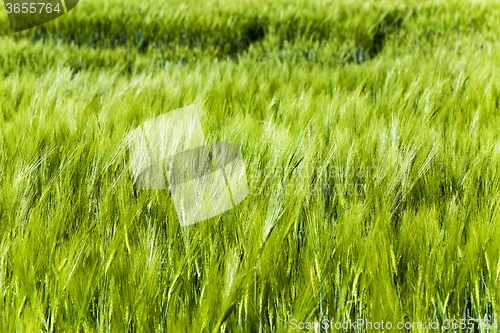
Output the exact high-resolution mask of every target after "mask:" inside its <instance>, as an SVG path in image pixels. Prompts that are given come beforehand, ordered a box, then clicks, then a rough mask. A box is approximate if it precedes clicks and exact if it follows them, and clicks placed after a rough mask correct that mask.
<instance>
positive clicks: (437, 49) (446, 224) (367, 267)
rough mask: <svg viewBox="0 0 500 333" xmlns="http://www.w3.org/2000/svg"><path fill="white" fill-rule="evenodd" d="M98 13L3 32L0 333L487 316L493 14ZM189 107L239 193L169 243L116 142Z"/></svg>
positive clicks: (499, 83)
mask: <svg viewBox="0 0 500 333" xmlns="http://www.w3.org/2000/svg"><path fill="white" fill-rule="evenodd" d="M99 4H101V2H96V3H90V2H82V3H81V4H80V5H78V7H77V8H75V9H74V10H73V11H72V12H70V14H68V17H67V18H61V19H60V20H56V21H54V22H51V23H49V24H47V25H46V26H44V27H39V28H36V29H33V30H32V31H29V32H27V33H26V34H25V35H24V37H22V38H20V36H18V35H17V36H9V35H7V34H6V33H5V34H3V35H2V36H1V37H0V43H2V49H1V50H0V74H1V75H0V188H1V190H2V192H1V193H2V195H1V196H0V221H1V222H0V236H1V244H0V292H1V294H0V296H1V297H0V331H1V332H14V331H16V330H17V331H21V332H32V331H36V332H38V331H47V332H48V331H51V332H55V331H84V332H94V331H95V332H136V331H137V332H154V331H160V332H198V331H204V332H219V331H225V332H234V331H246V332H259V331H262V332H267V331H271V332H281V331H287V330H289V328H290V320H291V319H297V320H298V321H304V322H305V321H320V320H322V319H328V320H333V321H338V322H343V321H347V320H349V319H350V320H351V321H355V320H357V319H368V320H371V321H373V322H374V321H381V320H384V321H385V322H387V321H392V322H393V323H394V325H396V323H397V322H398V321H411V322H418V321H420V322H423V323H424V324H426V323H428V322H429V320H431V321H435V320H439V321H440V322H443V321H444V320H445V319H453V318H457V319H462V318H464V319H468V318H473V319H480V318H481V319H485V318H488V319H489V320H494V319H496V315H497V314H498V309H499V306H500V303H499V299H500V298H499V297H500V294H499V290H498V288H497V281H498V276H499V274H500V243H499V242H498V239H499V238H500V226H499V222H500V221H499V219H500V216H499V213H500V206H499V203H500V134H499V133H500V132H499V130H498V129H499V128H500V118H499V117H498V100H499V98H500V74H499V73H500V72H499V69H500V46H499V45H498V42H497V38H498V37H499V35H500V33H498V32H497V30H496V26H498V23H500V17H499V14H500V7H498V6H497V5H496V4H494V3H487V4H479V3H467V2H457V3H456V4H458V5H457V6H453V5H452V4H447V3H446V2H440V3H438V4H432V3H430V2H429V3H425V4H422V5H420V4H418V3H417V2H415V3H409V4H405V5H402V4H399V3H396V2H394V3H393V2H373V3H370V4H369V5H363V6H360V5H359V3H349V2H345V3H341V4H335V3H323V4H321V3H319V2H318V3H314V4H309V3H307V4H306V3H304V2H300V3H299V2H294V3H292V4H289V5H287V3H285V2H279V3H277V4H275V6H269V5H266V4H265V3H263V2H262V3H260V4H259V5H258V6H261V7H255V8H256V9H251V8H253V7H252V5H251V4H250V3H249V2H234V1H227V2H219V3H217V2H207V4H205V5H204V6H195V5H194V2H189V3H188V4H187V5H181V4H179V3H171V4H168V5H163V4H161V3H159V2H145V3H141V4H139V3H134V2H131V1H128V2H126V3H124V4H123V6H122V7H123V12H125V14H123V13H122V11H121V9H120V8H121V7H120V6H121V3H118V2H110V4H109V3H107V4H106V5H102V6H101V5H99ZM111 4H112V5H113V6H114V7H112V5H111ZM456 4H455V5H456ZM315 7H320V8H331V9H332V10H331V11H325V10H323V11H321V10H317V9H316V10H314V8H315ZM96 8H101V11H99V12H95V17H92V18H91V17H90V16H91V15H90V14H88V13H91V12H93V10H95V9H96ZM259 8H260V9H261V11H259V10H257V9H259ZM301 8H304V9H303V10H302V9H301ZM139 9H140V10H142V11H144V12H147V13H150V14H149V16H148V15H146V16H141V15H139V14H140V11H138V10H139ZM153 9H155V10H157V12H156V14H155V15H156V16H155V15H152V14H151V13H152V12H153ZM167 9H172V11H168V10H167ZM173 9H175V11H174V10H173ZM87 14H88V15H90V16H87ZM212 14H213V15H212ZM282 14H283V15H282ZM2 15H4V14H2ZM69 15H73V18H74V19H75V20H74V21H73V22H76V23H75V27H72V26H71V22H72V21H71V20H70V16H69ZM238 15H246V16H245V17H246V18H245V19H244V20H242V21H238V20H237V19H236V18H238V17H239V16H238ZM391 15H392V16H393V18H392V19H391V20H389V21H387V20H386V19H384V17H387V16H391ZM467 15H468V16H467ZM481 15H482V16H481ZM108 16H109V17H110V18H108V19H107V20H109V21H106V22H108V23H107V24H109V25H110V26H113V27H115V28H116V27H120V26H123V27H124V28H123V29H124V30H123V33H124V37H123V39H122V41H121V42H120V39H119V38H120V37H119V33H118V31H119V30H117V32H116V34H114V33H111V32H112V31H111V30H110V31H111V32H109V36H108V37H106V33H107V32H108V31H107V30H106V27H107V26H106V25H105V24H104V25H102V26H101V25H100V24H101V23H102V22H101V21H99V20H105V19H106V17H108ZM184 16H185V17H187V18H185V20H184V21H183V19H182V17H184ZM290 17H296V20H290V19H289V18H290ZM338 18H343V20H337V19H338ZM398 18H401V21H400V22H399V23H397V24H396V23H394V22H396V21H397V19H398ZM65 20H66V21H65ZM141 20H143V21H141ZM245 20H246V21H245ZM90 21H91V22H90ZM132 21H134V22H135V23H132ZM164 21H168V22H171V23H170V24H171V25H169V26H168V24H167V26H168V28H165V29H166V30H165V31H167V30H168V31H174V32H175V31H177V32H179V31H181V30H183V29H184V30H185V31H188V32H189V34H190V35H189V36H191V37H189V38H192V40H197V41H198V42H197V43H198V44H197V43H194V42H193V43H192V45H191V44H189V42H185V41H179V40H178V36H180V34H179V35H175V36H176V37H172V38H170V37H168V36H166V35H164V34H162V32H161V31H158V34H155V33H153V31H154V29H153V28H151V27H160V26H162V23H163V22H164ZM257 21H259V22H264V23H263V24H264V26H263V35H262V36H260V37H259V38H256V39H255V40H253V39H252V40H251V41H250V42H249V40H248V39H245V38H242V37H241V36H242V34H243V33H245V31H246V32H247V33H248V25H245V24H247V23H248V22H250V23H251V24H254V23H252V22H257ZM393 21H394V22H393ZM0 22H1V23H2V24H4V25H5V24H8V22H7V21H6V17H3V16H0ZM99 22H101V23H99ZM138 22H139V23H138ZM140 22H143V23H144V22H145V23H144V24H145V25H141V24H140ZM245 22H247V23H245ZM301 22H310V26H309V28H304V29H301V28H300V27H301ZM381 22H385V23H384V24H385V25H384V24H382V25H381ZM391 22H392V23H391ZM146 23H147V24H146ZM250 23H249V24H250ZM393 23H394V24H393ZM129 24H130V26H129ZM134 24H135V25H134ZM251 24H250V25H251ZM328 24H330V26H329V25H328ZM136 25H137V26H136ZM139 26H141V27H144V28H143V29H144V30H145V31H146V32H147V33H148V34H149V35H148V36H149V38H150V39H149V42H148V45H147V46H145V47H142V49H141V45H142V42H143V39H142V38H143V37H141V36H139V37H137V40H136V39H135V38H136V37H135V32H134V31H136V30H137V29H139V28H138V27H139ZM203 26H208V27H209V28H210V29H209V30H208V31H204V30H203V29H201V27H203ZM297 27H298V28H297ZM327 27H333V28H331V30H328V29H329V28H327ZM356 27H358V28H356ZM92 29H100V30H99V31H100V33H99V36H101V37H99V38H97V39H96V40H93V41H92V40H89V39H88V38H87V37H88V36H91V35H95V33H96V31H95V30H92ZM110 29H111V28H110ZM113 29H114V28H113ZM116 29H118V28H116ZM134 29H135V30H134ZM148 29H150V30H148ZM169 29H170V30H169ZM176 29H177V30H176ZM245 29H247V30H245ZM374 29H375V30H374ZM377 29H378V30H377ZM431 30H432V32H430V31H431ZM113 31H114V30H113ZM165 31H163V32H165ZM329 31H334V32H335V33H330V32H329ZM72 33H74V34H75V35H74V36H73V40H72V41H69V42H68V40H69V38H70V37H69V36H71V34H72ZM77 33H78V34H80V35H79V36H80V38H81V40H80V45H78V41H77V39H78V36H77V35H76V34H77ZM141 33H142V34H143V35H142V36H144V35H145V32H144V31H142V32H141ZM382 33H383V34H384V36H383V38H382V37H380V35H377V34H382ZM146 35H147V34H146ZM44 36H45V37H46V40H45V41H44V40H43V37H44ZM116 36H118V37H117V38H118V39H114V38H115V37H116ZM377 36H378V37H377ZM197 38H198V39H197ZM222 39H226V41H227V43H228V45H229V47H228V48H226V47H225V46H224V47H222V46H220V45H219V46H218V44H217V43H219V42H220V40H222ZM113 43H115V44H116V45H113ZM231 43H233V44H232V45H233V48H231ZM238 43H239V44H238ZM379 44H380V47H379V46H377V45H379ZM155 45H156V46H155ZM374 45H375V46H374ZM370 47H373V48H372V50H371V51H369V49H370ZM192 103H198V104H199V105H202V106H203V108H204V110H205V112H206V114H207V116H208V123H209V126H208V127H209V128H210V131H211V132H210V138H208V140H210V141H227V142H233V143H236V144H238V145H239V146H240V147H241V149H242V153H243V156H244V159H245V164H246V168H247V178H248V185H249V192H250V194H249V196H248V197H247V198H246V199H245V200H244V201H243V202H242V203H241V204H240V205H238V206H237V207H236V208H235V209H234V210H231V211H229V212H227V213H225V214H223V215H221V216H218V217H215V218H212V219H210V220H207V221H204V222H201V223H198V224H195V225H192V226H189V227H185V228H181V227H180V226H179V221H178V219H177V215H176V211H175V207H174V205H173V202H172V200H171V197H170V196H169V193H168V192H166V191H159V190H144V189H139V188H137V187H136V186H135V184H134V180H133V179H132V173H131V172H130V170H129V168H128V151H127V145H126V137H127V134H128V133H129V132H130V131H131V130H133V129H134V128H136V127H137V126H138V125H140V124H141V123H142V122H144V121H146V120H149V119H151V118H154V117H156V116H158V115H160V114H163V113H165V112H168V111H170V110H174V109H176V108H179V107H183V106H186V105H189V104H192ZM477 327H478V325H477V324H476V328H477Z"/></svg>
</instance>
